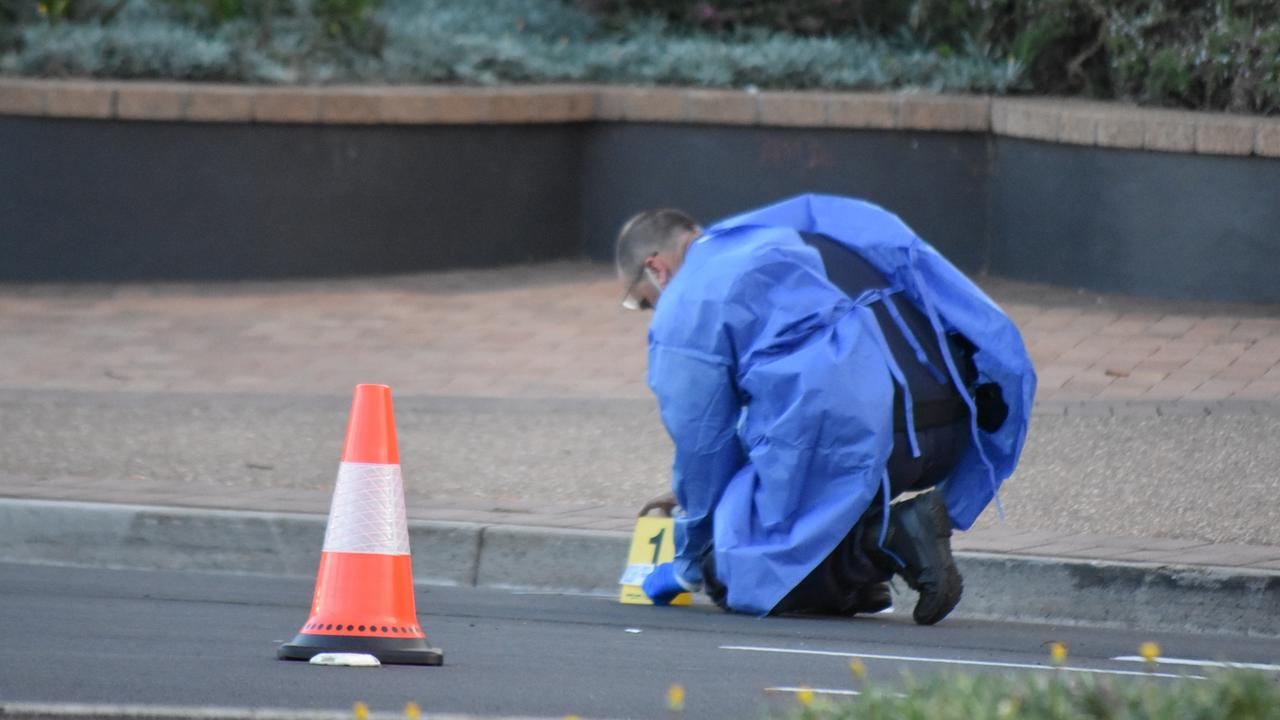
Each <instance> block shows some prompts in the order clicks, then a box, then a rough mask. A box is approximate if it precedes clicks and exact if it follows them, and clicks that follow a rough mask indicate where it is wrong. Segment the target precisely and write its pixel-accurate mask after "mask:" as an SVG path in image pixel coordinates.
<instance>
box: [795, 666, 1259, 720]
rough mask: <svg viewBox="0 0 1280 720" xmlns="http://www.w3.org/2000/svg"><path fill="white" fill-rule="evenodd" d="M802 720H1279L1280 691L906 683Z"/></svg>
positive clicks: (1087, 682)
mask: <svg viewBox="0 0 1280 720" xmlns="http://www.w3.org/2000/svg"><path fill="white" fill-rule="evenodd" d="M789 717H791V718H795V719H803V720H844V719H848V720H854V719H855V718H858V719H860V720H892V719H896V718H922V719H924V718H927V719H928V720H975V719H982V718H991V719H993V720H1014V719H1017V720H1068V719H1070V720H1181V719H1183V718H1185V719H1187V720H1192V719H1194V720H1280V688H1278V687H1277V685H1276V681H1275V680H1274V679H1273V678H1271V677H1269V676H1267V675H1264V674H1262V673H1260V672H1255V671H1231V672H1225V673H1221V674H1216V675H1214V676H1212V677H1211V678H1210V679H1209V680H1205V681H1197V680H1175V681H1160V680H1155V679H1153V678H1150V679H1149V678H1131V679H1125V680H1116V679H1109V678H1105V677H1101V676H1097V675H1085V676H1064V675H1061V674H1059V673H1056V672H1055V673H1041V674H1038V675H1023V676H1018V677H1010V676H1003V675H947V676H935V677H931V678H929V679H926V680H915V679H912V678H910V677H907V678H905V680H904V682H903V687H897V688H882V687H879V686H870V687H864V688H863V694H862V695H860V696H858V697H856V698H854V699H852V700H848V701H841V702H834V703H833V702H826V701H823V700H821V699H818V700H814V701H813V704H812V705H811V706H810V707H808V708H801V709H799V710H798V711H797V712H795V713H792V714H791V715H790V716H789Z"/></svg>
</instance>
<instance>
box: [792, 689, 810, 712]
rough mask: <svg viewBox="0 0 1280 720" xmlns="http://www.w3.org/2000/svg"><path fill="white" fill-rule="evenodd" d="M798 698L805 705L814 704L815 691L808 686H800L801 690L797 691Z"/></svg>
mask: <svg viewBox="0 0 1280 720" xmlns="http://www.w3.org/2000/svg"><path fill="white" fill-rule="evenodd" d="M796 700H798V701H799V702H800V704H801V705H802V706H804V707H810V706H812V705H813V691H812V690H810V689H809V688H807V687H802V688H800V692H798V693H796Z"/></svg>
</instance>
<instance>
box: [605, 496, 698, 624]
mask: <svg viewBox="0 0 1280 720" xmlns="http://www.w3.org/2000/svg"><path fill="white" fill-rule="evenodd" d="M674 534H675V521H674V520H672V519H671V518H669V517H642V518H640V519H639V520H637V521H636V531H635V534H633V535H632V536H631V552H629V553H628V554H627V569H626V570H624V571H623V572H622V577H621V578H619V580H618V583H619V584H620V585H622V592H621V593H619V595H618V602H620V603H622V604H624V605H652V604H653V601H652V600H650V599H649V596H648V595H645V594H644V590H642V589H641V588H640V584H641V583H643V582H644V579H645V578H647V577H649V573H651V572H653V569H654V567H656V566H657V565H658V564H660V563H664V562H671V561H672V560H674V559H675V557H676V542H675V540H674V539H673V538H672V535H674ZM671 604H672V605H691V604H693V596H692V595H690V594H689V593H680V594H679V595H677V596H676V598H675V600H672V601H671Z"/></svg>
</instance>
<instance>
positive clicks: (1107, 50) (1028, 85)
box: [575, 0, 1280, 114]
mask: <svg viewBox="0 0 1280 720" xmlns="http://www.w3.org/2000/svg"><path fill="white" fill-rule="evenodd" d="M575 1H576V2H577V4H578V6H579V7H582V8H583V9H584V10H586V11H588V12H591V13H593V14H595V15H597V16H598V17H600V18H601V20H602V22H603V23H604V24H605V26H607V27H614V28H617V27H625V26H626V25H627V24H629V23H634V22H635V21H636V18H639V17H658V18H661V19H662V20H663V21H664V22H667V23H670V24H671V25H672V26H673V27H674V28H677V29H678V30H679V31H681V32H685V33H690V32H713V33H719V34H721V35H722V36H723V35H731V34H733V33H736V32H741V31H742V29H743V28H756V29H763V30H765V31H770V32H787V33H793V34H804V35H814V36H835V37H849V36H856V37H873V38H877V39H880V40H883V41H886V42H889V43H890V44H893V45H895V46H898V47H915V48H927V49H929V50H931V51H934V52H937V53H938V54H939V55H941V56H943V57H950V56H952V55H954V54H956V53H957V52H958V51H963V54H964V55H965V56H967V57H973V56H979V57H988V58H1002V59H1007V60H1008V61H1010V62H1012V63H1015V64H1016V65H1017V66H1018V67H1019V68H1020V70H1021V72H1020V74H1019V78H1018V82H1017V83H1016V84H1015V85H1014V86H1013V87H1012V88H1011V89H1013V90H1016V91H1021V92H1034V93H1043V94H1053V95H1085V96H1089V97H1098V98H1121V99H1129V100H1134V101H1137V102H1141V103H1145V104H1155V105H1171V106H1179V107H1187V108H1202V109H1217V110H1231V111H1235V112H1254V113H1265V114H1273V113H1277V112H1280V3H1277V2H1275V0H1214V1H1209V0H1116V1H1114V2H1103V1H1102V0H844V1H841V2H832V1H830V0H827V1H825V2H824V1H822V0H776V1H773V0H770V1H766V0H705V1H703V2H685V1H684V0H575Z"/></svg>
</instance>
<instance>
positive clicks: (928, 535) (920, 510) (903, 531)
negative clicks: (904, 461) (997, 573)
mask: <svg viewBox="0 0 1280 720" xmlns="http://www.w3.org/2000/svg"><path fill="white" fill-rule="evenodd" d="M884 547H885V550H888V551H889V552H891V553H893V554H894V555H896V556H897V558H898V559H899V560H901V561H902V566H901V567H897V563H896V562H894V563H893V565H894V566H895V567H894V571H895V572H896V573H898V574H899V575H901V576H902V577H903V579H904V580H906V581H907V585H909V586H910V587H911V589H912V590H915V591H917V592H919V593H920V598H919V600H917V601H916V607H915V610H914V611H913V612H912V613H911V615H912V617H913V618H915V621H916V622H917V623H919V624H921V625H932V624H934V623H936V622H938V621H939V620H941V619H942V618H944V617H946V616H947V613H950V612H951V611H952V610H954V609H955V607H956V604H957V603H959V602H960V593H961V592H962V591H963V589H964V581H963V580H962V579H961V577H960V571H959V570H957V569H956V564H955V560H954V559H953V558H952V557H951V519H950V518H948V517H947V507H946V505H944V504H943V502H942V493H940V492H938V491H936V490H935V491H930V492H927V493H924V494H923V495H917V496H915V497H913V498H911V499H910V500H907V501H906V502H903V503H899V504H897V505H894V506H893V508H892V509H891V510H890V511H889V531H888V535H887V536H886V537H885V542H884ZM872 556H873V557H877V556H878V557H879V558H881V559H883V558H884V557H885V553H884V552H883V551H881V550H880V549H879V547H878V546H877V547H875V548H874V549H873V550H872Z"/></svg>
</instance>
